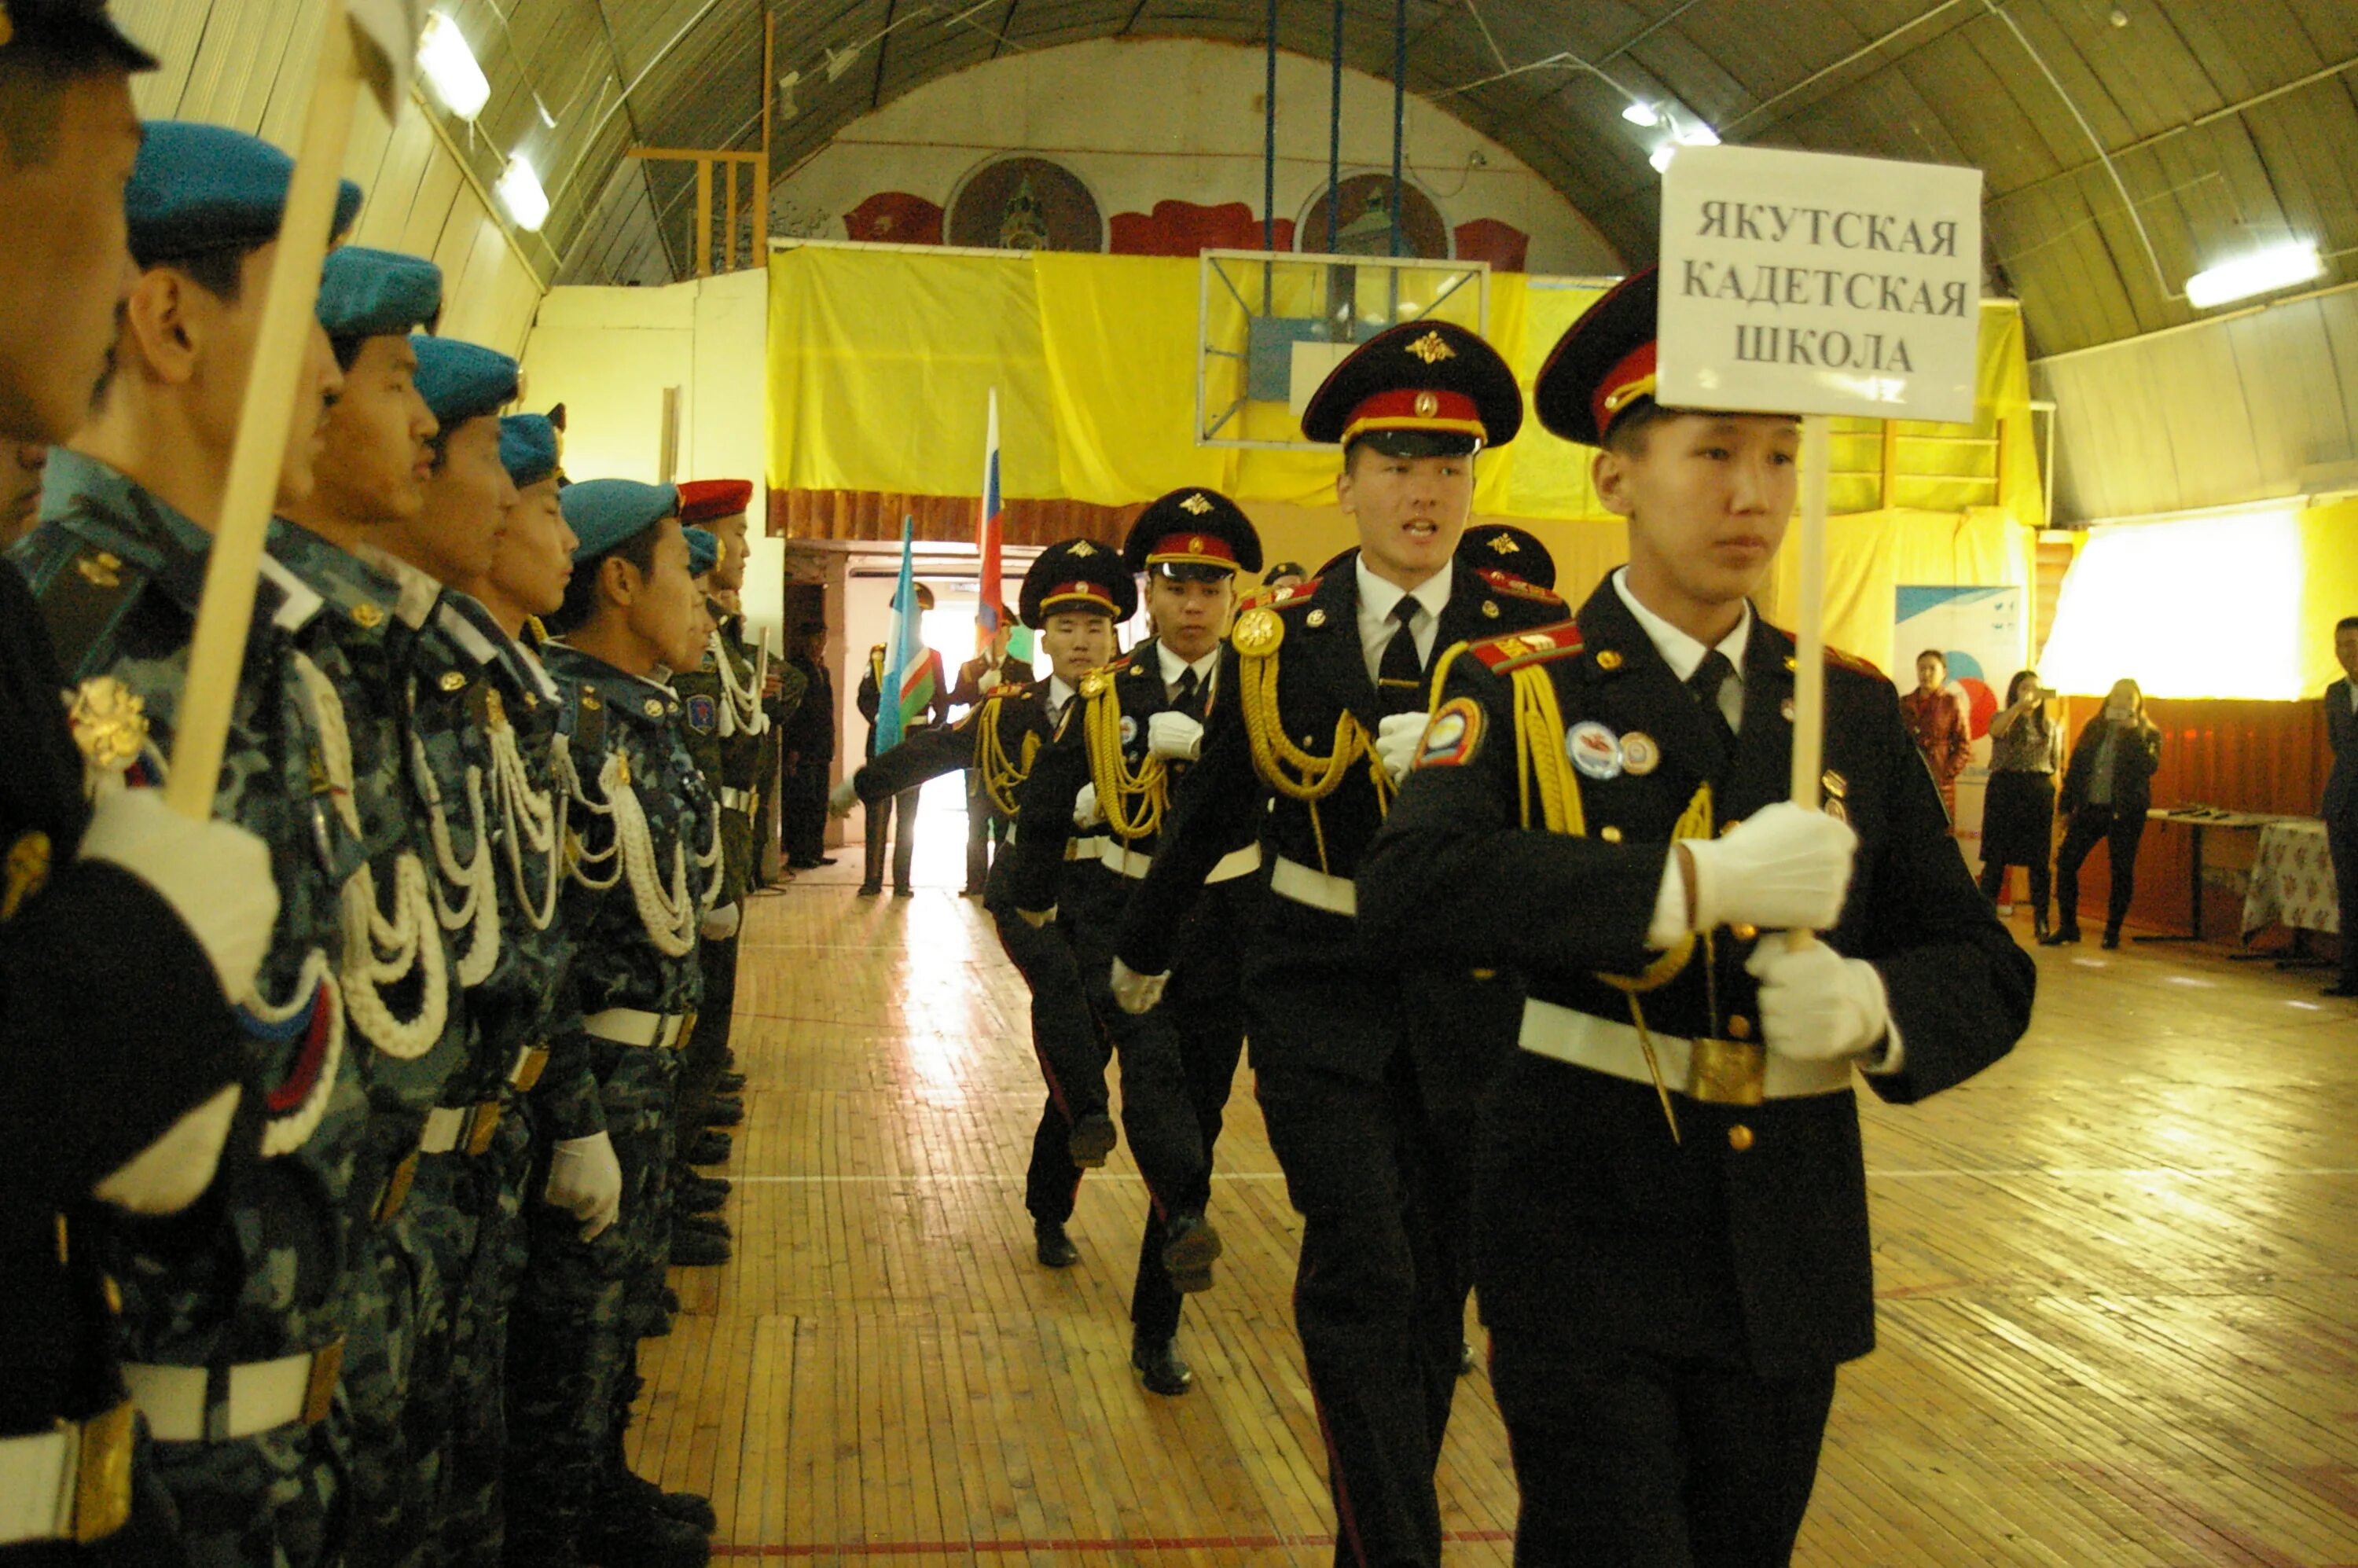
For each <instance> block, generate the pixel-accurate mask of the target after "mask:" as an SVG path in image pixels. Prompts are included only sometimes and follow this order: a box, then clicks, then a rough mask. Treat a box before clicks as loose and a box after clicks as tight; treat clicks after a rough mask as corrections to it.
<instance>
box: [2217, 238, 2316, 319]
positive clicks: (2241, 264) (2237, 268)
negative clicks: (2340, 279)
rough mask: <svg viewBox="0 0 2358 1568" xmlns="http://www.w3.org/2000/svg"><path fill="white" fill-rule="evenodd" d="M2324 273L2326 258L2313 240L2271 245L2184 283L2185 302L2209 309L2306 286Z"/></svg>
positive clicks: (2222, 264)
mask: <svg viewBox="0 0 2358 1568" xmlns="http://www.w3.org/2000/svg"><path fill="white" fill-rule="evenodd" d="M2324 271H2325V258H2324V257H2322V256H2320V255H2319V254H2317V243H2316V242H2315V241H2313V240H2299V241H2296V242H2294V243H2289V244H2282V245H2270V246H2269V247H2268V248H2267V249H2266V250H2264V251H2255V252H2253V253H2252V254H2250V255H2247V256H2241V257H2238V258H2237V259H2235V260H2234V261H2231V262H2223V263H2221V264H2220V265H2217V266H2214V267H2206V268H2204V269H2203V270H2202V271H2201V272H2198V273H2196V274H2195V275H2194V276H2192V277H2190V278H2188V279H2187V280H2186V302H2187V303H2188V304H2189V305H2191V306H2193V307H2194V308H2196V309H2197V310H2208V309H2210V308H2212V307H2213V306H2218V305H2225V304H2228V303H2230V302H2232V301H2234V300H2237V299H2248V298H2250V297H2252V296H2253V295H2255V294H2269V293H2273V292H2275V291H2276V290H2277V289H2279V288H2289V287H2292V286H2293V285H2294V284H2296V283H2307V282H2308V281H2309V279H2310V278H2313V277H2316V276H2320V274H2322V273H2323V272H2324Z"/></svg>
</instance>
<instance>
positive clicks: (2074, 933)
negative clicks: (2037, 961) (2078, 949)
mask: <svg viewBox="0 0 2358 1568" xmlns="http://www.w3.org/2000/svg"><path fill="white" fill-rule="evenodd" d="M2079 941H2080V928H2079V927H2078V926H2076V925H2060V926H2058V927H2056V928H2055V930H2054V931H2052V932H2050V934H2048V935H2045V936H2041V937H2040V938H2039V946H2041V947H2071V946H2078V945H2079Z"/></svg>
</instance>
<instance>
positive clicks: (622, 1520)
mask: <svg viewBox="0 0 2358 1568" xmlns="http://www.w3.org/2000/svg"><path fill="white" fill-rule="evenodd" d="M580 1551H581V1558H582V1561H583V1562H585V1563H598V1564H600V1568H706V1565H707V1564H708V1563H710V1562H711V1561H712V1537H711V1535H710V1534H709V1533H708V1532H707V1531H705V1530H698V1529H697V1528H696V1526H694V1525H692V1524H689V1523H687V1521H685V1520H683V1519H672V1518H670V1517H668V1516H666V1515H664V1514H660V1513H656V1512H654V1511H652V1510H650V1509H643V1508H636V1507H633V1506H632V1505H631V1504H630V1503H629V1502H627V1501H625V1500H623V1499H622V1498H607V1499H606V1500H605V1501H604V1502H603V1503H601V1505H600V1507H599V1509H597V1511H596V1512H595V1513H594V1514H592V1515H591V1517H590V1522H589V1523H588V1524H587V1525H586V1526H584V1527H583V1528H582V1531H581V1544H580Z"/></svg>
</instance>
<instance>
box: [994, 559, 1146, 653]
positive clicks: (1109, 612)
mask: <svg viewBox="0 0 2358 1568" xmlns="http://www.w3.org/2000/svg"><path fill="white" fill-rule="evenodd" d="M1018 608H1019V609H1020V610H1021V611H1022V615H1023V624H1025V625H1026V626H1029V627H1031V628H1032V629H1033V631H1035V632H1037V631H1040V630H1042V629H1044V627H1046V625H1047V624H1048V617H1050V616H1052V615H1058V614H1064V613H1066V612H1068V611H1076V610H1079V611H1087V612H1088V613H1090V614H1093V615H1104V616H1109V617H1111V618H1112V619H1113V620H1115V621H1118V622H1119V621H1127V620H1129V619H1130V617H1131V616H1133V615H1135V614H1137V613H1138V584H1137V582H1136V581H1135V580H1134V579H1132V578H1131V577H1130V568H1128V567H1127V566H1124V565H1123V564H1122V558H1121V557H1120V556H1119V555H1117V554H1116V553H1114V552H1113V551H1112V550H1109V549H1108V548H1107V547H1106V546H1103V545H1100V544H1098V543H1096V542H1095V541H1093V540H1089V539H1065V540H1061V541H1059V542H1058V543H1056V544H1054V545H1051V546H1048V547H1047V548H1046V549H1044V550H1043V551H1041V552H1040V555H1039V558H1037V559H1036V560H1034V561H1033V563H1032V569H1031V570H1029V571H1027V572H1025V573H1024V574H1023V593H1022V598H1021V599H1020V600H1018Z"/></svg>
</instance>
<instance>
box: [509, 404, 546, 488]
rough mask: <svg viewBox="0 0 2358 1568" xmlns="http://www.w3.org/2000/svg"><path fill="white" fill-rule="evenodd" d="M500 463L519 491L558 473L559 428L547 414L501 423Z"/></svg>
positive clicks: (520, 416) (516, 417) (515, 416)
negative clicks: (550, 421) (549, 420)
mask: <svg viewBox="0 0 2358 1568" xmlns="http://www.w3.org/2000/svg"><path fill="white" fill-rule="evenodd" d="M500 461H501V462H503V463H504V464H505V465H507V470H508V479H509V481H511V482H512V483H514V485H515V487H516V488H517V489H518V490H522V489H523V488H524V487H525V486H526V485H529V484H538V483H539V482H540V481H542V480H545V479H546V478H548V477H549V476H550V475H551V474H553V473H555V472H556V471H557V427H556V426H554V425H552V424H550V423H549V422H548V416H547V415H546V414H511V415H508V416H506V417H505V418H503V419H502V420H501V421H500Z"/></svg>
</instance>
